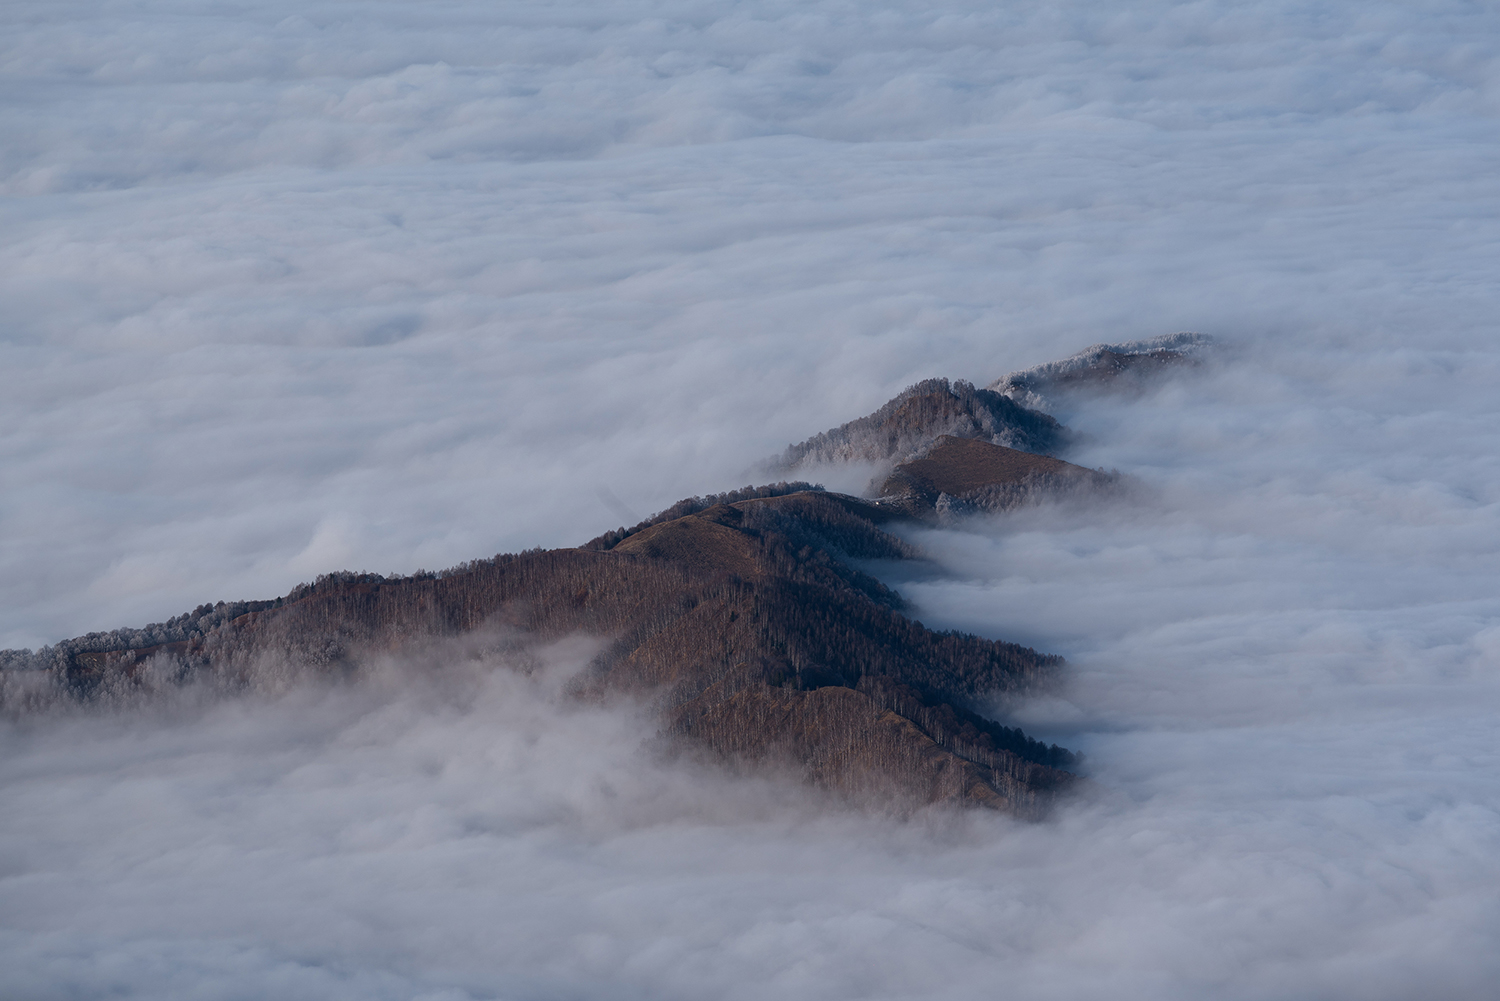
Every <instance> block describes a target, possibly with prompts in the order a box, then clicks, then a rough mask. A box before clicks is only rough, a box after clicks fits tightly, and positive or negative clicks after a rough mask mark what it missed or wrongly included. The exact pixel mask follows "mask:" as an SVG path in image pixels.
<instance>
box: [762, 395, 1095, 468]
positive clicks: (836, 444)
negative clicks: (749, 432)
mask: <svg viewBox="0 0 1500 1001" xmlns="http://www.w3.org/2000/svg"><path fill="white" fill-rule="evenodd" d="M940 435H953V436H954V437H958V438H978V439H982V440H984V441H988V442H992V443H994V444H996V445H1005V446H1007V447H1009V448H1018V449H1022V450H1024V451H1027V452H1051V451H1055V450H1056V449H1058V448H1059V447H1061V446H1062V445H1063V444H1064V442H1065V440H1066V435H1067V432H1066V431H1065V429H1064V428H1063V427H1062V425H1060V424H1058V423H1057V421H1055V420H1053V419H1052V418H1051V417H1049V416H1048V415H1047V414H1044V413H1041V412H1040V411H1037V410H1029V409H1027V408H1026V407H1024V406H1021V405H1020V404H1018V403H1016V402H1015V401H1014V400H1012V399H1011V398H1010V397H1008V396H1006V395H1005V394H1003V393H1000V392H996V391H994V390H990V389H976V388H975V387H974V386H973V385H972V384H970V383H968V382H965V381H963V380H961V379H960V380H957V381H954V382H949V381H948V380H947V379H928V380H926V381H924V382H919V383H917V384H916V385H913V386H909V387H907V388H906V389H904V390H902V391H901V393H899V394H898V395H897V396H896V397H895V398H894V399H892V400H890V401H889V402H887V403H886V404H885V405H884V406H882V407H881V408H880V409H879V410H877V411H875V412H874V413H873V414H870V415H869V416H867V417H861V418H859V419H858V420H854V421H850V422H849V423H847V424H841V425H839V426H838V427H836V428H832V429H830V430H828V431H824V432H823V433H822V434H818V435H814V436H813V437H811V438H809V439H807V440H806V441H804V442H802V443H800V444H797V445H793V446H791V447H790V448H788V449H787V450H786V454H785V455H784V456H783V457H782V458H781V459H780V460H779V462H778V463H777V464H776V465H778V466H779V467H780V468H783V469H796V468H798V467H801V466H807V465H816V464H820V463H839V462H881V463H883V462H887V461H891V460H894V461H897V462H900V461H902V460H905V459H910V458H912V457H913V456H915V455H916V454H918V453H919V452H921V451H923V450H924V449H926V448H927V447H928V446H930V445H931V444H932V442H933V441H935V440H936V439H937V438H938V437H939V436H940Z"/></svg>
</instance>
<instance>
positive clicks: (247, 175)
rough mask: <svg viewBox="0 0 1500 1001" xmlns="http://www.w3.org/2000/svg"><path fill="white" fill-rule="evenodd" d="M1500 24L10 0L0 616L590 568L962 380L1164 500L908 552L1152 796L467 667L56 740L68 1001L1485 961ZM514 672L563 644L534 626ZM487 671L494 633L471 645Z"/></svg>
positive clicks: (14, 833)
mask: <svg viewBox="0 0 1500 1001" xmlns="http://www.w3.org/2000/svg"><path fill="white" fill-rule="evenodd" d="M1497 117H1500V14H1497V13H1495V12H1494V11H1492V10H1490V9H1488V8H1486V7H1485V6H1483V5H1475V4H1467V3H1457V2H1454V3H1442V2H1435V3H1405V4H1396V3H1383V2H1378V0H1376V2H1352V0H1337V2H1324V3H1311V4H1309V3H1300V4H1290V3H1255V4H1231V3H1227V2H1221V3H1213V2H1205V3H1189V4H1168V3H1135V4H1130V5H1124V6H1122V5H1119V4H1107V3H1100V2H1087V3H1084V2H1078V3H1048V4H1040V3H1014V4H1005V5H997V4H978V3H973V4H965V3H960V2H948V3H915V2H907V3H890V2H887V3H867V4H852V3H817V2H804V3H795V4H794V3H774V2H746V3H725V2H718V3H707V2H698V3H693V2H684V3H675V4H674V3H651V4H645V3H631V2H618V3H611V4H603V3H599V2H597V0H596V2H591V3H575V4H540V3H537V4H525V3H506V4H491V3H478V2H454V3H440V2H433V3H415V2H408V3H324V2H310V3H300V4H291V3H285V2H265V3H261V4H256V5H246V4H228V3H216V2H192V3H188V2H179V3H169V2H135V3H112V4H82V3H68V2H49V3H28V2H24V0H16V2H11V3H7V4H6V5H5V6H4V8H3V10H0V647H19V646H36V645H40V644H43V643H47V642H51V641H53V640H57V639H60V638H63V637H67V636H72V635H77V634H80V633H83V632H86V631H89V630H93V629H108V628H113V627H116V626H121V625H140V624H143V623H145V622H148V621H159V620H161V619H164V618H167V617H168V616H171V615H173V614H176V613H179V612H182V611H185V610H187V609H189V608H191V607H193V606H195V605H197V604H199V603H200V602H203V601H213V600H218V599H234V598H263V597H271V596H274V595H277V594H281V593H285V592H286V591H287V590H289V589H290V588H291V587H292V586H293V585H295V584H296V583H298V582H299V581H302V580H306V579H310V578H311V577H312V576H314V575H316V574H317V573H320V572H324V571H328V570H332V569H339V568H349V569H369V570H375V571H380V572H390V571H402V572H409V571H411V570H415V569H418V568H420V567H426V568H429V569H435V568H438V567H441V566H446V565H449V564H453V563H457V562H459V561H462V560H466V559H469V558H472V557H476V556H484V555H489V554H492V553H494V552H497V551H502V550H516V549H522V548H527V547H530V546H534V545H546V546H555V545H569V544H576V543H578V542H581V541H583V540H585V539H587V538H589V537H591V536H593V535H595V534H598V532H600V531H602V530H605V529H608V528H612V527H614V526H615V525H618V524H620V523H621V522H623V521H630V520H632V519H633V518H634V517H635V516H640V515H645V514H648V513H650V512H652V511H654V510H656V509H659V508H662V507H664V506H666V505H668V504H670V503H671V502H672V501H675V500H677V499H678V498H680V497H682V496H685V495H689V494H694V493H702V492H707V491H710V490H719V489H725V488H729V487H735V486H742V485H744V483H745V482H746V481H747V479H748V473H747V470H750V469H751V468H752V467H754V465H755V464H756V462H757V461H759V460H760V459H762V458H764V457H765V456H767V455H770V454H772V453H775V452H777V451H778V450H779V449H780V448H782V447H783V446H784V445H785V444H786V443H788V442H790V441H793V440H800V439H802V438H805V437H807V436H808V435H810V434H813V433H815V432H817V431H820V430H823V429H824V428H826V427H828V426H830V425H833V424H837V423H840V422H842V421H844V420H848V419H850V418H852V417H855V416H859V415H861V414H864V413H867V412H869V411H870V410H873V409H874V408H875V407H876V406H878V405H879V404H880V403H881V402H883V401H884V400H885V399H887V398H888V397H889V396H890V395H892V394H893V393H894V392H895V391H897V390H899V389H900V388H901V387H902V386H904V385H906V384H909V383H911V382H913V381H916V380H917V379H920V378H923V377H928V376H934V375H946V376H950V377H963V378H969V379H972V380H974V381H976V382H979V383H981V384H982V383H984V382H988V381H989V380H991V379H993V378H995V377H997V376H999V375H1001V374H1003V373H1005V372H1006V371H1008V370H1012V369H1018V368H1023V367H1027V366H1030V365H1034V364H1037V363H1040V362H1044V361H1048V360H1051V359H1053V358H1056V357H1060V356H1063V355H1066V354H1069V353H1071V352H1073V351H1075V350H1077V349H1079V348H1081V347H1084V346H1085V345H1087V344H1090V343H1093V342H1095V341H1117V340H1128V339H1131V338H1137V337H1148V336H1152V335H1156V334H1161V333H1168V332H1171V331H1174V330H1200V331H1204V332H1206V333H1209V334H1212V335H1214V336H1215V337H1216V339H1217V341H1218V343H1219V345H1220V347H1219V350H1218V353H1217V355H1216V356H1215V357H1214V360H1213V361H1212V363H1211V364H1210V365H1208V366H1207V367H1206V368H1205V369H1204V370H1202V371H1200V372H1198V373H1197V374H1195V375H1194V376H1192V377H1191V378H1183V379H1178V380H1176V381H1173V382H1170V383H1168V384H1166V385H1164V386H1162V387H1161V388H1160V389H1158V390H1156V391H1153V392H1150V393H1148V394H1146V395H1144V396H1142V397H1139V398H1103V399H1096V400H1092V401H1084V400H1074V401H1067V402H1066V403H1065V404H1064V406H1063V409H1061V410H1060V411H1059V413H1058V416H1059V417H1060V418H1062V419H1063V420H1064V421H1065V422H1067V423H1068V424H1069V425H1070V426H1072V427H1074V428H1075V429H1077V430H1078V431H1079V432H1080V436H1081V437H1080V442H1079V444H1078V446H1077V448H1076V451H1075V452H1074V454H1073V455H1072V456H1070V457H1071V458H1074V459H1075V461H1079V462H1083V463H1086V464H1088V465H1092V466H1103V467H1107V468H1117V469H1119V470H1121V471H1122V472H1124V473H1127V474H1129V475H1130V476H1131V477H1133V478H1134V480H1135V482H1136V483H1137V485H1138V486H1137V489H1136V491H1135V492H1134V494H1133V495H1132V497H1131V498H1130V499H1129V500H1128V501H1127V502H1124V503H1120V504H1116V505H1113V506H1108V507H1092V508H1091V507H1087V506H1084V507H1078V506H1066V507H1060V508H1052V509H1044V510H1035V511H1028V512H1021V513H1017V514H1014V515H1012V516H1010V517H1007V518H1003V519H996V520H992V521H986V522H975V523H972V524H970V525H968V526H965V527H963V528H961V529H959V530H954V531H947V532H914V533H913V534H912V538H913V539H914V541H918V542H919V543H920V544H921V545H922V546H923V547H924V548H925V549H926V550H927V551H928V552H929V553H930V554H932V556H933V558H934V560H935V561H936V562H937V563H938V564H939V565H940V566H941V567H942V569H943V574H942V575H940V576H932V575H930V574H923V575H916V576H913V577H911V578H910V579H903V580H894V581H893V583H896V584H897V586H899V587H900V589H901V590H902V592H903V594H905V595H906V596H907V597H908V598H909V599H911V600H912V601H913V602H914V603H915V604H916V606H917V612H916V614H917V615H918V616H919V617H921V618H922V619H923V621H925V622H927V623H928V624H929V625H932V626H935V627H937V626H941V627H950V626H951V627H959V628H965V629H970V630H974V631H977V632H981V633H984V634H986V635H992V636H997V637H1005V638H1009V639H1016V640H1020V641H1022V642H1026V643H1029V644H1033V645H1035V646H1037V647H1038V648H1040V649H1044V650H1047V651H1052V652H1058V653H1062V654H1064V655H1066V656H1067V657H1068V658H1069V660H1070V663H1071V668H1070V675H1069V680H1068V684H1067V687H1066V688H1065V689H1064V690H1062V691H1061V692H1059V693H1058V694H1057V695H1056V696H1054V697H1051V698H1048V699H1045V700H1040V701H1038V702H1036V703H1034V704H1031V705H1027V706H1023V707H1019V708H1018V709H1016V710H1014V716H1013V717H1012V718H1013V720H1014V721H1018V722H1020V723H1022V724H1023V725H1025V726H1027V727H1028V728H1029V729H1030V730H1032V731H1034V732H1036V733H1037V734H1038V735H1040V736H1044V737H1046V738H1047V739H1049V740H1057V741H1058V742H1060V743H1064V744H1066V745H1067V746H1070V747H1073V748H1075V749H1079V750H1082V751H1083V752H1084V753H1085V754H1087V755H1088V761H1089V769H1090V774H1091V775H1092V777H1093V779H1094V781H1095V782H1096V784H1097V786H1098V789H1099V792H1098V795H1096V796H1094V797H1092V798H1090V799H1088V800H1087V801H1083V802H1079V803H1077V804H1075V805H1073V806H1071V807H1069V808H1067V809H1065V810H1063V811H1061V812H1060V813H1059V815H1058V816H1057V817H1056V818H1055V819H1054V820H1053V821H1051V822H1049V823H1047V824H1042V825H1025V824H1018V823H1015V822H1012V821H1009V820H1006V819H1005V818H998V817H989V816H975V817H967V818H957V819H955V818H952V817H943V816H935V817H927V818H918V819H917V820H914V821H913V820H908V821H901V820H897V819H893V818H884V817H877V816H870V815H867V814H863V813H859V812H855V811H850V810H847V809H844V808H842V807H839V806H837V805H836V804H830V803H828V802H826V801H824V800H822V799H821V798H819V797H818V796H817V795H815V794H812V793H809V792H807V791H805V790H801V789H799V788H798V787H796V786H795V785H792V784H789V783H786V782H783V781H779V780H776V779H774V778H741V779H736V780H734V781H730V780H729V779H727V778H726V777H725V776H723V775H720V774H717V773H714V772H712V771H711V770H705V769H704V768H703V767H702V766H700V765H696V764H693V763H691V762H685V761H680V760H668V759H664V758H662V757H661V755H660V749H659V748H657V747H656V745H655V743H654V742H653V741H652V739H651V725H650V722H649V720H648V719H647V718H645V717H643V716H641V715H640V714H638V713H637V712H636V711H635V710H634V709H632V708H630V707H609V708H600V707H580V706H576V705H570V704H569V703H568V702H567V701H566V700H564V699H561V698H560V697H559V695H558V692H559V690H560V685H561V680H560V679H563V678H565V677H566V676H567V674H568V672H569V671H572V670H576V669H577V667H578V666H579V665H580V664H581V663H583V662H584V661H585V660H586V659H587V656H588V654H589V647H588V641H587V640H586V639H583V638H580V639H578V640H576V641H573V642H571V643H569V644H562V645H559V646H556V647H552V648H548V649H546V650H543V651H539V652H538V653H537V654H536V658H537V659H536V661H535V663H533V664H532V667H533V670H532V671H531V672H530V673H529V674H528V673H516V672H515V671H513V670H511V669H510V668H509V667H508V666H507V665H506V664H504V663H496V662H492V661H491V660H485V659H483V658H480V659H478V660H475V659H473V658H470V657H467V656H466V655H465V656H459V655H458V654H457V653H455V654H454V655H453V657H451V658H449V660H448V661H445V660H443V659H442V658H441V657H438V659H437V660H433V659H431V658H432V657H437V655H436V654H430V655H429V659H428V660H425V661H420V662H419V663H416V664H390V665H384V666H382V667H381V668H380V669H379V670H377V671H375V672H374V673H373V674H372V676H371V677H370V678H368V679H366V681H365V682H363V683H362V684H359V685H355V686H347V687H342V688H339V687H334V688H328V687H324V686H319V685H306V686H300V687H295V688H293V689H291V690H289V691H285V692H280V693H275V694H262V695H256V696H252V697H247V698H245V699H241V700H235V701H230V702H212V701H208V702H202V701H196V700H194V699H192V698H184V699H183V700H181V701H180V702H175V701H174V702H170V703H164V704H163V705H161V706H158V707H154V708H147V709H140V710H134V711H131V712H125V713H116V714H103V715H100V714H81V715H69V714H62V715H54V716H46V717H40V718H34V719H29V720H22V721H9V722H6V723H4V724H3V725H0V790H3V793H0V799H3V801H4V803H5V808H4V809H3V810H0V969H4V970H5V971H6V973H5V978H4V979H5V981H6V983H7V990H8V991H10V992H11V993H13V994H14V995H15V996H17V997H25V998H28V999H30V998H73V997H79V998H83V997H90V998H92V997H99V996H124V997H130V996H139V997H151V998H194V999H198V998H214V999H217V998H224V999H249V998H263V997H275V998H304V997H305V998H345V997H347V998H351V999H353V998H359V999H365V998H392V999H396V998H414V997H424V998H443V999H450V998H452V999H463V998H497V997H498V998H527V999H532V998H535V999H542V998H547V999H552V998H601V999H602V998H611V999H613V998H632V997H639V998H653V999H655V998H684V999H687V998H694V999H697V998H766V997H777V998H781V997H788V998H840V997H850V998H853V997H929V996H930V997H935V998H936V997H944V998H951V997H985V998H988V997H994V996H997V995H1000V994H1005V995H1009V996H1016V997H1025V998H1060V999H1062V998H1094V997H1111V998H1119V997H1128V998H1136V997H1138V998H1152V999H1156V998H1184V999H1187V998H1194V999H1196V998H1202V997H1226V998H1349V997H1358V998H1391V999H1404V998H1409V997H1414V996H1429V997H1455V998H1459V997H1475V998H1479V997H1487V996H1488V995H1489V993H1490V991H1491V987H1490V985H1491V984H1492V983H1493V982H1494V980H1495V979H1496V978H1497V977H1500V959H1496V957H1495V953H1494V950H1493V947H1492V943H1493V942H1494V940H1495V939H1496V937H1497V936H1500V894H1497V892H1496V889H1497V887H1500V777H1497V775H1500V772H1497V768H1496V765H1497V757H1500V755H1497V752H1496V747H1495V741H1494V732H1495V719H1496V715H1497V712H1500V420H1497V417H1500V413H1497V412H1500V394H1497V393H1496V391H1495V387H1496V386H1497V385H1500V347H1497V338H1496V319H1495V318H1496V317H1497V316H1500V292H1497V289H1496V285H1495V282H1494V276H1495V275H1496V274H1497V273H1500V218H1497V213H1500V175H1497V173H1496V172H1495V170H1494V164H1495V163H1496V162H1500V141H1497V138H1496V135H1497V133H1496V125H1497ZM502 659H503V658H502ZM449 661H452V663H449Z"/></svg>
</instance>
